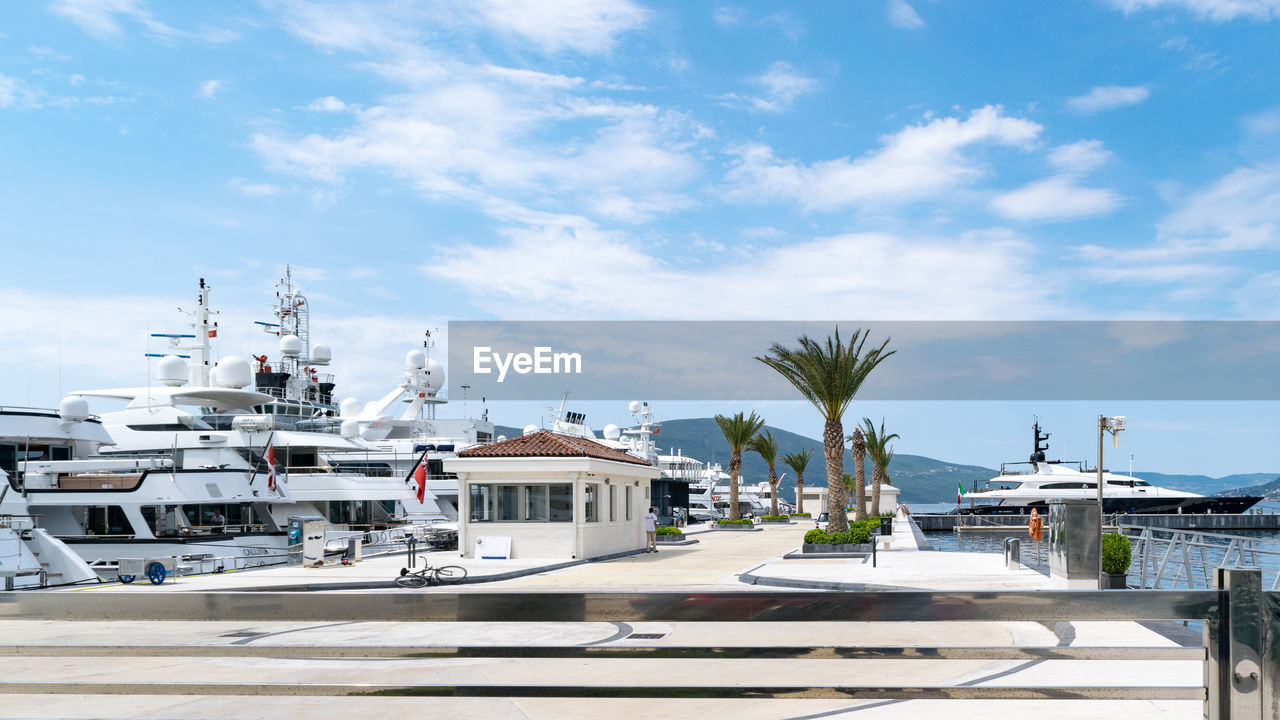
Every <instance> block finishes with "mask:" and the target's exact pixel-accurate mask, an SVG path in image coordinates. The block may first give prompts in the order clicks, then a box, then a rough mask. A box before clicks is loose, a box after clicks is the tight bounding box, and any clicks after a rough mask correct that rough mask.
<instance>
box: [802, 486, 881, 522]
mask: <svg viewBox="0 0 1280 720" xmlns="http://www.w3.org/2000/svg"><path fill="white" fill-rule="evenodd" d="M866 491H867V512H868V513H869V512H871V486H870V485H867V486H866ZM900 492H902V491H901V490H899V489H898V488H896V487H894V486H893V485H881V486H880V512H897V510H898V493H900ZM854 500H855V498H854V497H853V490H852V489H850V490H849V499H848V502H847V505H848V507H849V508H852V507H853V503H854ZM804 511H805V512H807V513H812V514H813V516H814V517H818V515H821V514H822V513H824V512H826V511H827V486H826V485H805V486H804Z"/></svg>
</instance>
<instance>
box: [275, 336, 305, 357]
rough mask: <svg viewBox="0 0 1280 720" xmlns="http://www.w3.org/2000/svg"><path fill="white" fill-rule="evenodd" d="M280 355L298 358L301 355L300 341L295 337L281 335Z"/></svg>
mask: <svg viewBox="0 0 1280 720" xmlns="http://www.w3.org/2000/svg"><path fill="white" fill-rule="evenodd" d="M280 354H281V355H284V356H286V357H298V356H299V355H301V354H302V340H299V339H298V336H297V335H281V336H280Z"/></svg>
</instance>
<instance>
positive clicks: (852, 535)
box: [804, 523, 871, 545]
mask: <svg viewBox="0 0 1280 720" xmlns="http://www.w3.org/2000/svg"><path fill="white" fill-rule="evenodd" d="M804 541H805V542H806V543H810V544H813V545H864V544H866V543H869V542H871V531H870V530H868V529H867V528H866V527H865V525H863V524H862V523H855V524H854V525H853V526H851V527H850V528H849V529H848V530H845V531H844V532H829V531H827V530H816V529H815V530H810V531H809V532H807V533H805V534H804Z"/></svg>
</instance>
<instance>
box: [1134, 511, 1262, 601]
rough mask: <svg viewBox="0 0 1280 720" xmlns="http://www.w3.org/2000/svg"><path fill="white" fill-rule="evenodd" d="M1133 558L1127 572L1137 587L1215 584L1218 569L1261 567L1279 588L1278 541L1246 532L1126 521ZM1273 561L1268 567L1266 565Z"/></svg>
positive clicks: (1193, 586)
mask: <svg viewBox="0 0 1280 720" xmlns="http://www.w3.org/2000/svg"><path fill="white" fill-rule="evenodd" d="M1120 532H1121V533H1123V534H1124V535H1126V536H1127V537H1128V538H1129V541H1130V543H1131V548H1132V559H1131V560H1130V563H1129V576H1130V578H1131V579H1133V580H1136V583H1135V584H1136V585H1137V587H1139V588H1152V589H1160V588H1164V587H1170V588H1176V587H1178V586H1179V585H1185V586H1186V587H1188V588H1197V587H1204V588H1208V587H1212V586H1213V571H1214V570H1215V569H1216V568H1222V567H1227V568H1258V569H1259V570H1261V571H1262V572H1263V573H1264V575H1271V582H1270V583H1269V584H1268V583H1266V578H1265V577H1264V578H1263V584H1264V586H1266V587H1269V588H1270V589H1271V590H1277V589H1280V541H1277V540H1274V539H1267V538H1258V537H1249V536H1247V535H1228V534H1222V533H1206V532H1196V531H1191V530H1168V529H1163V528H1156V527H1147V526H1136V525H1122V526H1121V527H1120ZM1265 566H1270V567H1265Z"/></svg>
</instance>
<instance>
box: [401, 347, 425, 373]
mask: <svg viewBox="0 0 1280 720" xmlns="http://www.w3.org/2000/svg"><path fill="white" fill-rule="evenodd" d="M404 366H405V367H407V368H409V369H410V370H421V369H422V368H424V367H426V366H427V354H426V353H424V352H422V351H421V350H410V351H409V352H407V353H405V354H404Z"/></svg>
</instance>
